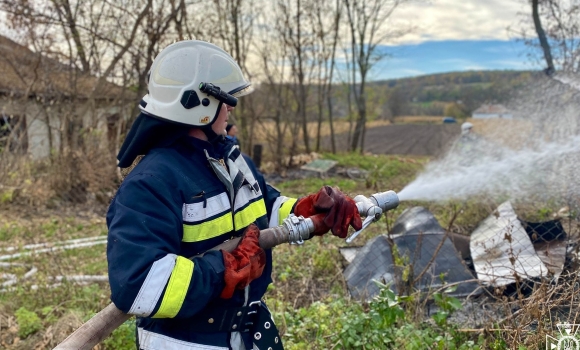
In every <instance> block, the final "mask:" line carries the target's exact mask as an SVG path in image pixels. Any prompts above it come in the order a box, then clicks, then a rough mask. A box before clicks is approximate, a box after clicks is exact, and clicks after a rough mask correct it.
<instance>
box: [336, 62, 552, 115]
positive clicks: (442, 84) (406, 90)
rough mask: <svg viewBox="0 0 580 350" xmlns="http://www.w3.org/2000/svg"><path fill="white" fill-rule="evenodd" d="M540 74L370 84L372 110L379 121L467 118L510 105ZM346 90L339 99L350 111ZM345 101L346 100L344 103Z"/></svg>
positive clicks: (453, 75)
mask: <svg viewBox="0 0 580 350" xmlns="http://www.w3.org/2000/svg"><path fill="white" fill-rule="evenodd" d="M540 74H542V73H541V72H537V71H505V70H504V71H467V72H450V73H441V74H431V75H424V76H418V77H412V78H403V79H393V80H384V81H374V82H370V83H368V90H367V91H368V93H367V94H368V101H369V104H370V108H369V111H372V112H371V113H372V114H374V117H377V118H386V119H391V118H394V117H396V116H404V115H434V116H443V115H449V116H454V117H459V118H461V117H466V116H469V115H470V114H471V112H472V111H473V110H475V109H477V108H478V107H479V106H481V104H483V103H486V102H487V103H506V102H507V101H508V100H509V98H510V97H511V96H512V95H513V93H515V92H517V91H518V89H519V88H521V87H522V86H525V85H526V83H528V82H529V81H530V80H532V79H533V78H534V76H537V75H540ZM344 93H345V92H344V89H343V90H342V91H341V92H338V95H342V96H336V97H337V102H338V104H339V105H342V106H340V107H339V106H337V110H338V114H342V113H341V112H343V113H344V112H346V110H347V109H346V108H345V107H346V106H345V105H344V102H343V101H344V97H345V96H344ZM341 100H342V101H341Z"/></svg>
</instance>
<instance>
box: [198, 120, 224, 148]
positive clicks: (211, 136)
mask: <svg viewBox="0 0 580 350" xmlns="http://www.w3.org/2000/svg"><path fill="white" fill-rule="evenodd" d="M212 124H213V123H212ZM200 129H201V131H203V133H204V134H205V136H206V137H207V141H208V142H209V143H211V144H212V145H213V144H216V143H218V142H219V141H221V140H223V139H224V136H223V135H218V134H216V133H215V131H213V129H212V128H211V124H209V125H205V126H202V127H201V128H200Z"/></svg>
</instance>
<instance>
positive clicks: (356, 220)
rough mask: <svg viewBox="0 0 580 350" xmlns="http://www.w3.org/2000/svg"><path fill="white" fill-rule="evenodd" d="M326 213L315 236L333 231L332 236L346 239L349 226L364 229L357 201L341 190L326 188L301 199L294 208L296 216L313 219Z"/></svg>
mask: <svg viewBox="0 0 580 350" xmlns="http://www.w3.org/2000/svg"><path fill="white" fill-rule="evenodd" d="M320 213H326V216H325V217H324V220H323V223H324V225H320V228H318V229H317V230H316V231H314V232H313V234H315V235H322V234H325V233H326V232H328V231H329V230H330V231H332V234H333V235H335V236H338V237H340V238H345V237H346V235H347V233H348V225H350V226H352V227H354V229H355V230H360V229H361V228H362V221H361V218H360V214H359V212H358V209H357V207H356V203H355V201H353V200H352V199H351V198H349V197H347V196H346V195H345V194H344V193H342V192H340V190H339V189H337V188H333V187H330V186H324V187H322V188H321V189H320V191H318V193H316V194H311V195H309V196H306V197H303V198H300V199H299V200H298V202H296V206H295V207H294V215H296V216H300V215H302V216H304V217H305V218H308V217H311V216H313V215H315V214H320Z"/></svg>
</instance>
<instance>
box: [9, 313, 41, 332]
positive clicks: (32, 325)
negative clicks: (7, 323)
mask: <svg viewBox="0 0 580 350" xmlns="http://www.w3.org/2000/svg"><path fill="white" fill-rule="evenodd" d="M14 315H15V316H16V322H18V336H19V337H21V338H26V337H28V336H29V335H31V334H34V333H36V332H38V331H39V330H40V329H41V328H42V321H41V320H40V317H38V315H37V314H36V313H34V312H32V311H29V310H28V309H26V308H25V307H21V308H20V309H18V310H16V312H15V313H14Z"/></svg>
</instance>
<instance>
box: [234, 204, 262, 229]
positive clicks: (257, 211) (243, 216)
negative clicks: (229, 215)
mask: <svg viewBox="0 0 580 350" xmlns="http://www.w3.org/2000/svg"><path fill="white" fill-rule="evenodd" d="M266 214H267V213H266V204H264V199H260V200H258V201H255V202H254V203H252V204H250V205H248V206H247V207H245V208H244V209H242V210H240V211H239V212H237V213H236V214H235V215H234V223H235V225H236V228H237V229H240V228H243V227H246V226H248V225H250V224H251V223H252V222H254V221H256V219H258V218H260V217H262V216H264V215H266Z"/></svg>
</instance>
